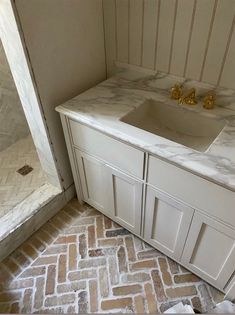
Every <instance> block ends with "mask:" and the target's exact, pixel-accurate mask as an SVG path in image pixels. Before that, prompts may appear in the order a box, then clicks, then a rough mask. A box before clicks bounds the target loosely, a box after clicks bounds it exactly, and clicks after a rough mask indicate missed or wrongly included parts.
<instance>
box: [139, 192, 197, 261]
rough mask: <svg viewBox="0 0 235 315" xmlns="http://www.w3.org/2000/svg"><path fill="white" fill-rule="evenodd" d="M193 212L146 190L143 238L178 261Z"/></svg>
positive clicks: (159, 193) (173, 200)
mask: <svg viewBox="0 0 235 315" xmlns="http://www.w3.org/2000/svg"><path fill="white" fill-rule="evenodd" d="M193 212H194V210H193V209H191V208H190V207H188V206H186V205H184V204H183V203H180V202H178V201H176V200H175V199H174V198H172V197H170V196H168V195H166V194H164V193H162V192H160V191H158V190H156V189H153V188H151V187H148V188H147V198H146V208H145V226H144V238H145V239H146V240H147V241H148V242H149V243H151V244H152V245H153V246H154V247H156V248H157V249H159V250H160V251H162V252H163V253H165V254H167V255H168V256H170V257H172V258H174V259H177V260H179V259H180V257H181V255H182V252H183V248H184V244H185V240H186V237H187V233H188V230H189V227H190V223H191V220H192V216H193Z"/></svg>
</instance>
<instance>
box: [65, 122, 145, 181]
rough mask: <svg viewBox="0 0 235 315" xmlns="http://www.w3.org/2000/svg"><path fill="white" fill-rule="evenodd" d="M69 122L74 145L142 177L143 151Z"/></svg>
mask: <svg viewBox="0 0 235 315" xmlns="http://www.w3.org/2000/svg"><path fill="white" fill-rule="evenodd" d="M69 124H70V129H71V134H72V141H73V144H74V145H75V146H78V147H79V148H81V149H83V150H85V151H87V152H89V153H91V154H92V155H94V156H97V157H99V158H101V159H103V160H105V161H107V162H108V163H109V164H111V165H114V166H116V167H118V168H120V169H121V170H123V171H127V172H128V173H130V174H132V175H134V176H136V177H139V178H141V179H143V173H144V172H143V167H144V152H142V151H139V150H137V149H135V148H133V147H131V146H129V145H127V144H125V143H122V142H120V141H117V140H115V139H113V138H111V137H109V136H106V135H104V134H102V133H101V132H98V131H96V130H93V129H92V128H89V127H87V126H85V125H82V124H79V123H77V122H75V121H73V120H69Z"/></svg>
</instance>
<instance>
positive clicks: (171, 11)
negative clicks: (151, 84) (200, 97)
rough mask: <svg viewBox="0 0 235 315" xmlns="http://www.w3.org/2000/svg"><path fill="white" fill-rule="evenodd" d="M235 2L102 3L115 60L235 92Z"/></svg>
mask: <svg viewBox="0 0 235 315" xmlns="http://www.w3.org/2000/svg"><path fill="white" fill-rule="evenodd" d="M234 14H235V0H104V21H105V38H106V40H105V44H106V55H107V64H108V73H109V74H111V73H112V70H113V61H114V60H117V61H120V62H124V63H129V64H133V65H138V66H142V67H145V68H149V69H157V70H160V71H163V72H167V73H172V74H175V75H179V76H184V77H188V78H192V79H196V80H199V81H205V82H209V83H212V84H218V85H221V86H224V87H229V88H235V57H234V56H235V31H234V24H235V19H234Z"/></svg>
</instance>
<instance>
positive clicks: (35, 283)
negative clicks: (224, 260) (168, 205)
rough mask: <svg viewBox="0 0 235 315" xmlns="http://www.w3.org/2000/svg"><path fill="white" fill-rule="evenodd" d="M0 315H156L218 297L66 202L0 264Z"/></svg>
mask: <svg viewBox="0 0 235 315" xmlns="http://www.w3.org/2000/svg"><path fill="white" fill-rule="evenodd" d="M0 269H1V270H0V283H1V287H0V312H1V313H7V312H11V313H61V312H64V313H79V312H80V313H96V312H99V313H110V312H122V313H132V312H136V313H156V312H164V311H165V310H166V309H167V308H169V307H170V306H172V305H174V304H175V303H178V302H179V301H183V302H184V303H188V304H191V305H192V306H193V307H195V308H197V309H199V310H202V311H205V310H207V309H210V308H211V307H213V305H214V304H215V302H218V301H221V299H222V298H223V295H222V294H221V293H219V292H218V291H217V290H215V289H214V288H212V287H211V286H209V285H208V284H206V283H205V282H204V281H202V280H201V279H199V278H198V277H196V276H195V275H193V274H192V273H190V272H189V271H187V270H186V269H184V268H182V267H180V266H179V265H178V264H177V263H175V262H173V261H172V260H171V259H169V258H167V257H166V256H165V255H163V254H162V253H160V252H158V251H157V250H155V249H153V248H151V247H150V246H148V245H147V244H146V243H144V242H143V241H141V240H140V239H138V238H137V237H135V236H133V235H132V234H130V233H129V232H128V231H126V230H125V229H123V228H121V227H120V226H119V225H117V224H116V223H114V222H112V221H111V220H110V219H108V218H106V217H105V216H103V215H102V214H100V213H99V212H98V211H96V210H94V209H93V208H92V207H90V206H88V205H83V206H80V205H79V204H78V203H77V202H76V200H73V201H71V202H70V203H69V204H68V205H67V206H66V207H65V208H64V209H62V210H61V211H60V212H59V213H58V214H57V215H56V216H55V217H53V218H52V219H51V220H50V221H48V222H47V223H46V224H45V225H44V226H43V227H42V228H41V229H40V230H39V231H37V232H36V233H35V234H34V235H33V236H32V237H31V238H30V239H28V240H27V241H26V242H25V243H24V244H23V245H22V246H20V247H19V248H18V249H17V250H16V251H15V252H13V254H11V255H10V256H9V257H8V258H6V259H5V260H4V261H3V262H2V263H1V264H0Z"/></svg>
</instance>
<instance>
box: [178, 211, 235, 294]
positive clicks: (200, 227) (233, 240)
mask: <svg viewBox="0 0 235 315" xmlns="http://www.w3.org/2000/svg"><path fill="white" fill-rule="evenodd" d="M182 262H183V263H184V264H185V265H186V266H188V268H190V269H191V270H192V271H194V272H195V273H196V274H198V275H199V276H201V277H202V278H203V279H205V280H207V281H208V282H210V283H211V284H213V285H214V286H216V287H217V288H219V289H221V290H223V289H224V286H225V285H226V283H227V281H228V280H229V278H230V277H231V275H232V273H233V272H234V266H235V231H234V230H233V229H231V228H229V227H227V226H225V225H224V224H221V223H219V222H218V221H216V220H214V219H211V218H209V217H207V216H205V215H203V214H200V213H196V214H195V216H194V218H193V221H192V225H191V228H190V231H189V235H188V238H187V242H186V244H185V249H184V253H183V256H182Z"/></svg>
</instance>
